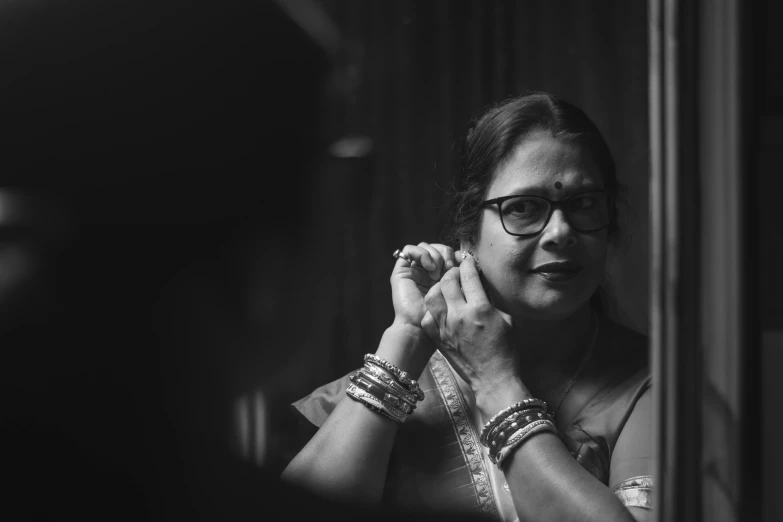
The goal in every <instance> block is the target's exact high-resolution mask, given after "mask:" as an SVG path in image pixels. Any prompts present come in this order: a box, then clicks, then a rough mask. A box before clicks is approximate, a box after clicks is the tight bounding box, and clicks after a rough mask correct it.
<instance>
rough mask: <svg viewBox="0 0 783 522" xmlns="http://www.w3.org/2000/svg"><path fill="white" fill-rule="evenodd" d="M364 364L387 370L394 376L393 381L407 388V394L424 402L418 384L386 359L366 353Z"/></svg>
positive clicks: (422, 393)
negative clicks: (409, 393)
mask: <svg viewBox="0 0 783 522" xmlns="http://www.w3.org/2000/svg"><path fill="white" fill-rule="evenodd" d="M364 362H369V363H372V364H374V365H375V366H378V367H380V368H382V369H384V370H387V371H388V372H389V373H391V374H392V375H393V376H394V378H395V379H397V382H399V383H400V384H402V385H403V386H404V387H405V388H407V389H408V391H409V392H411V393H412V394H414V395H416V397H417V398H418V399H419V400H420V401H423V400H424V392H423V391H422V390H421V388H419V383H418V382H416V380H414V379H411V378H410V377H409V376H408V374H407V372H404V371H402V370H400V369H399V368H397V367H396V366H394V365H393V364H392V363H390V362H389V361H387V360H386V359H382V358H380V357H378V356H377V355H374V354H372V353H368V354H366V355H365V356H364Z"/></svg>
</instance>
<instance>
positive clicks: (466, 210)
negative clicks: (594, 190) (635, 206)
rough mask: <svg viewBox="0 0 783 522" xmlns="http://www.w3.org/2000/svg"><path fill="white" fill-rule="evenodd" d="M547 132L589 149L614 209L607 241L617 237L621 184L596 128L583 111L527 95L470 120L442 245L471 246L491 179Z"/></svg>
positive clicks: (539, 94)
mask: <svg viewBox="0 0 783 522" xmlns="http://www.w3.org/2000/svg"><path fill="white" fill-rule="evenodd" d="M535 131H548V132H551V133H552V136H553V137H555V138H557V139H560V140H568V141H578V142H579V143H582V144H584V145H586V146H587V148H588V150H589V151H590V152H591V154H592V156H593V160H594V161H595V162H596V164H597V165H598V168H599V169H600V171H601V173H602V174H603V176H604V187H605V190H606V192H607V195H608V196H609V198H608V199H609V201H610V202H611V206H612V215H611V218H610V222H609V227H608V231H609V235H610V237H613V236H616V235H617V233H618V232H619V226H618V223H617V205H616V204H615V202H616V199H617V193H618V190H619V183H618V181H617V172H616V170H615V164H614V159H613V158H612V154H611V152H610V151H609V147H608V146H607V144H606V141H604V138H603V136H601V132H600V131H599V130H598V127H596V126H595V124H594V123H593V122H592V121H591V120H590V118H588V117H587V115H586V114H585V113H584V112H582V110H581V109H579V108H578V107H576V106H575V105H572V104H571V103H568V102H567V101H564V100H561V99H559V98H556V97H555V96H553V95H551V94H548V93H545V92H528V93H525V94H522V95H519V96H515V97H513V98H509V99H507V100H504V101H502V102H500V103H498V104H495V105H492V106H490V107H489V108H488V109H487V110H486V111H484V114H482V115H481V116H480V117H479V118H478V119H476V120H474V121H473V122H472V124H471V126H470V129H469V131H468V133H467V136H466V137H465V141H464V144H463V149H462V165H461V170H460V172H459V174H458V176H457V180H456V183H455V192H454V195H453V197H452V200H451V204H450V205H449V217H450V227H449V228H450V230H449V232H448V233H447V236H446V240H447V241H448V242H451V243H454V244H457V243H459V242H465V243H468V244H470V243H475V241H476V240H477V239H478V230H479V225H480V223H481V203H482V202H483V201H484V199H485V197H486V193H487V189H488V188H489V184H490V182H491V180H492V174H493V173H494V172H495V170H496V169H497V167H498V165H500V164H501V163H502V162H503V161H504V160H505V159H506V158H507V157H508V155H509V154H510V153H511V151H512V150H513V149H514V147H515V146H516V145H518V144H519V143H520V142H521V141H522V140H524V138H525V137H527V136H528V135H530V134H531V133H533V132H535Z"/></svg>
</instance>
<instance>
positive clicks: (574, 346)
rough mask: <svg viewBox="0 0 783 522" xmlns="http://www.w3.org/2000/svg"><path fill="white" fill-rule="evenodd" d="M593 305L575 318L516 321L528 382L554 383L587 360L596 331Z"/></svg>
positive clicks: (515, 339) (517, 343) (515, 338)
mask: <svg viewBox="0 0 783 522" xmlns="http://www.w3.org/2000/svg"><path fill="white" fill-rule="evenodd" d="M592 315H593V314H592V311H591V309H590V306H589V304H588V305H585V306H583V307H582V308H580V309H579V310H578V311H577V312H575V313H574V314H573V315H571V316H569V317H566V318H563V319H556V320H548V321H542V320H530V319H525V318H513V320H512V324H513V325H514V327H513V331H512V334H511V335H512V342H513V343H514V346H515V348H516V350H517V360H518V361H519V364H520V369H521V371H522V373H523V375H528V376H529V377H528V378H527V379H526V380H525V382H526V384H527V382H528V381H530V382H531V384H533V382H535V381H538V380H539V379H538V378H539V377H540V378H542V379H544V380H545V381H546V380H550V379H551V378H552V377H556V376H557V375H558V374H562V375H566V374H570V373H571V372H573V371H574V369H575V368H576V367H577V366H578V365H579V363H580V362H581V360H582V358H583V357H584V355H585V353H586V351H587V348H588V344H589V343H590V341H591V338H592V333H593V328H595V324H593V318H592Z"/></svg>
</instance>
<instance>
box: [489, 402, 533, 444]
mask: <svg viewBox="0 0 783 522" xmlns="http://www.w3.org/2000/svg"><path fill="white" fill-rule="evenodd" d="M533 407H536V408H539V409H542V410H543V411H544V412H546V403H545V402H544V401H542V400H539V399H525V400H523V401H520V402H516V403H514V404H512V405H511V406H509V407H508V408H506V409H504V410H500V411H499V412H498V413H497V414H496V415H495V416H494V417H492V418H491V419H489V422H487V423H486V424H485V425H484V427H483V428H482V429H481V435H480V436H479V441H480V442H481V444H483V445H484V446H489V440H488V438H487V436H488V435H489V433H490V431H492V428H494V427H496V426H497V425H498V424H500V423H501V422H503V420H504V419H506V417H508V416H509V415H511V414H512V413H514V412H517V411H522V410H526V409H530V408H533Z"/></svg>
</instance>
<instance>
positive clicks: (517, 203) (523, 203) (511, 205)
mask: <svg viewBox="0 0 783 522" xmlns="http://www.w3.org/2000/svg"><path fill="white" fill-rule="evenodd" d="M543 208H544V205H543V204H542V202H541V201H539V200H537V199H534V198H514V199H509V200H507V201H506V202H505V203H504V204H503V213H504V214H514V215H518V216H531V215H537V214H540V213H541V211H542V210H543Z"/></svg>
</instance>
